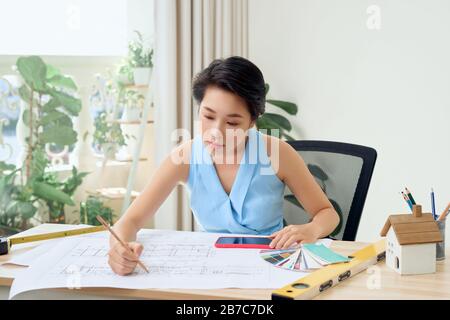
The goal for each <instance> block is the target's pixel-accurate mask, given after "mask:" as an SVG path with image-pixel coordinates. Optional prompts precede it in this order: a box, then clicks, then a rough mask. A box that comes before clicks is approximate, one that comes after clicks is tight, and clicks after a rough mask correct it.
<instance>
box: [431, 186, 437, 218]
mask: <svg viewBox="0 0 450 320" xmlns="http://www.w3.org/2000/svg"><path fill="white" fill-rule="evenodd" d="M431 213H432V214H433V219H434V220H436V219H437V217H436V205H435V202H434V190H433V188H431Z"/></svg>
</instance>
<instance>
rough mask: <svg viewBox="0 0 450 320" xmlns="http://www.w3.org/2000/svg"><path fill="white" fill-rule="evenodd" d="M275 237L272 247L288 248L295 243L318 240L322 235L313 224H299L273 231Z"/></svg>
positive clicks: (272, 236)
mask: <svg viewBox="0 0 450 320" xmlns="http://www.w3.org/2000/svg"><path fill="white" fill-rule="evenodd" d="M269 237H270V238H273V240H272V242H271V243H270V247H271V248H274V249H287V248H289V247H290V246H291V245H293V244H294V243H298V244H302V243H309V242H316V241H317V239H318V238H319V237H320V231H319V230H318V228H317V227H316V226H315V225H314V224H312V223H307V224H299V225H290V226H287V227H284V228H283V229H281V230H280V231H277V232H274V233H272V234H271V235H270V236H269Z"/></svg>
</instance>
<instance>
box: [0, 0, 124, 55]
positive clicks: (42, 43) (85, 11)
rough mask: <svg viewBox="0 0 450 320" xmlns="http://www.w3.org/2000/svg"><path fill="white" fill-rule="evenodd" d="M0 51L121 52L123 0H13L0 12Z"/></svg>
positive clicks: (114, 53)
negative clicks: (0, 42) (0, 43)
mask: <svg viewBox="0 0 450 320" xmlns="http://www.w3.org/2000/svg"><path fill="white" fill-rule="evenodd" d="M0 39H2V45H1V46H0V55H23V54H27V55H59V56H123V55H126V53H127V51H126V50H127V3H126V0H114V1H109V0H95V1H91V0H58V1H55V0H39V1H35V0H14V1H4V2H3V3H2V9H1V10H0Z"/></svg>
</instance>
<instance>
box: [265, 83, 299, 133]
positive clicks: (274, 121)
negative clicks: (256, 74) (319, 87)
mask: <svg viewBox="0 0 450 320" xmlns="http://www.w3.org/2000/svg"><path fill="white" fill-rule="evenodd" d="M269 89H270V86H269V84H268V83H266V97H267V94H268V93H269ZM266 102H267V103H269V104H271V105H273V106H274V107H277V108H279V109H281V110H283V111H284V112H287V113H288V114H290V115H296V114H297V112H298V107H297V105H296V104H295V103H293V102H288V101H282V100H273V99H266ZM256 128H257V129H258V130H264V131H266V132H267V133H268V134H271V135H275V134H279V136H280V138H281V137H284V138H286V139H287V140H294V138H292V137H291V136H290V135H289V134H288V133H287V132H290V131H291V130H292V125H291V123H290V121H289V120H288V119H287V118H286V117H284V116H282V115H279V114H276V113H271V112H265V113H264V114H263V115H262V116H261V117H259V118H258V120H256Z"/></svg>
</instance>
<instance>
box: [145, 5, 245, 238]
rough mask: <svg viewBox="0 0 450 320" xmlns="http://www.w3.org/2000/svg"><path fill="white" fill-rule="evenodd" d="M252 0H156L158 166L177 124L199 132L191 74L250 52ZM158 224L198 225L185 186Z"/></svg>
mask: <svg viewBox="0 0 450 320" xmlns="http://www.w3.org/2000/svg"><path fill="white" fill-rule="evenodd" d="M247 10H248V3H247V0H155V59H154V62H155V68H154V72H155V74H154V76H155V88H154V105H155V109H154V119H155V124H154V128H155V131H154V132H155V146H156V147H155V150H154V154H153V156H154V162H155V164H156V167H158V165H159V164H160V163H161V161H162V160H163V159H164V158H165V157H166V156H167V155H168V154H169V153H170V152H171V150H172V149H173V148H174V147H175V146H176V145H177V143H178V142H180V141H176V139H174V137H173V132H174V131H175V130H176V129H185V130H187V132H188V133H189V134H190V136H191V137H193V136H194V134H195V130H194V124H195V121H196V119H197V108H196V106H195V104H194V102H193V99H192V95H191V86H192V78H193V76H195V74H197V73H198V72H199V71H201V70H202V69H204V68H205V67H207V66H208V65H209V63H210V62H211V61H212V60H214V59H216V58H226V57H229V56H233V55H239V56H243V57H247V56H248V38H247V35H248V15H247ZM154 226H155V228H158V229H176V230H188V231H190V230H194V229H195V224H194V221H193V217H192V213H191V210H190V206H189V198H188V193H187V190H186V189H185V187H183V186H181V185H179V186H177V187H176V188H175V189H174V190H173V192H172V193H171V194H170V196H169V197H168V198H167V199H166V201H165V202H164V203H163V205H162V206H161V207H160V209H159V210H158V212H157V213H156V215H155V218H154Z"/></svg>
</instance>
